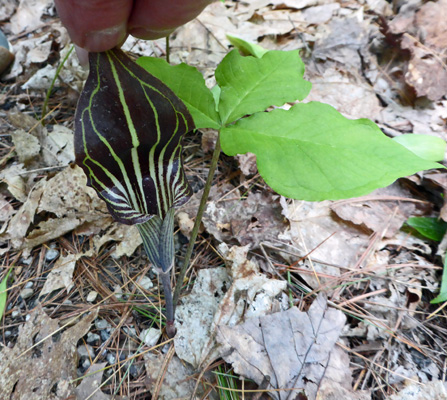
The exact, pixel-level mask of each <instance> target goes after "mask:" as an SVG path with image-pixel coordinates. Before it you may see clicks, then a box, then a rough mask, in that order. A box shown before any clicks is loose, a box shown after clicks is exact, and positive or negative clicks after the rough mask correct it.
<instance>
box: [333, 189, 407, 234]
mask: <svg viewBox="0 0 447 400" xmlns="http://www.w3.org/2000/svg"><path fill="white" fill-rule="evenodd" d="M393 197H394V198H396V200H392V199H390V200H386V199H387V198H393ZM397 199H400V200H397ZM405 199H407V200H413V198H412V195H411V193H410V192H409V191H408V190H405V189H404V188H402V187H401V186H400V185H399V184H398V183H394V184H392V185H391V186H388V187H386V188H383V189H377V190H375V191H374V192H372V193H371V194H369V195H367V196H364V197H358V198H354V199H348V200H340V201H336V202H334V203H332V205H331V210H332V211H334V212H335V213H336V214H337V215H338V216H339V217H340V218H342V219H343V220H345V221H350V222H352V223H353V224H355V225H360V226H364V227H366V228H368V229H369V230H371V231H372V232H378V233H380V234H383V233H384V237H386V238H390V237H393V236H394V235H395V234H396V233H397V232H398V231H399V229H400V228H401V227H402V225H403V224H404V222H405V221H406V220H407V219H408V218H409V217H410V216H414V215H416V213H415V211H416V203H414V202H411V201H405Z"/></svg>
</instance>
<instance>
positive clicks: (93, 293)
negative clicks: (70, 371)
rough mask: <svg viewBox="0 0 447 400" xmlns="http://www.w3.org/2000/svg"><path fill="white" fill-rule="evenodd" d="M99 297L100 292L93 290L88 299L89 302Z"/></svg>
mask: <svg viewBox="0 0 447 400" xmlns="http://www.w3.org/2000/svg"><path fill="white" fill-rule="evenodd" d="M97 297H98V292H95V291H94V290H92V291H91V292H90V293H89V294H88V295H87V301H88V302H89V303H91V302H93V301H95V300H96V298H97Z"/></svg>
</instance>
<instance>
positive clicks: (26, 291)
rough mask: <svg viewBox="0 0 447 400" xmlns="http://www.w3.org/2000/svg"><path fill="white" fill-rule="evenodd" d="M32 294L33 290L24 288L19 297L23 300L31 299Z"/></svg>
mask: <svg viewBox="0 0 447 400" xmlns="http://www.w3.org/2000/svg"><path fill="white" fill-rule="evenodd" d="M33 293H34V290H33V289H29V288H26V289H22V290H21V291H20V296H21V297H22V299H23V300H25V299H27V298H28V297H31V296H32V295H33Z"/></svg>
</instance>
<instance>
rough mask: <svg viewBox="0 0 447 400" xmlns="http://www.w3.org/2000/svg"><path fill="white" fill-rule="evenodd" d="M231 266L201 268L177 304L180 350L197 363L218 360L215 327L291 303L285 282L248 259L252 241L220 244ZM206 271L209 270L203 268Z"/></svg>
mask: <svg viewBox="0 0 447 400" xmlns="http://www.w3.org/2000/svg"><path fill="white" fill-rule="evenodd" d="M219 251H220V252H221V253H222V255H223V257H224V259H225V264H226V266H227V271H228V273H227V271H225V269H223V268H215V269H213V270H201V271H199V275H198V277H197V280H196V283H195V284H194V288H193V290H192V292H191V294H190V295H189V296H186V297H185V298H184V300H183V304H182V305H181V306H179V307H178V308H177V313H176V328H177V335H176V336H175V339H174V343H175V349H176V352H177V355H178V356H179V357H180V358H181V359H182V360H185V361H187V362H189V363H190V364H191V365H193V366H194V367H195V368H199V367H200V366H204V365H205V364H207V363H209V362H211V361H212V360H214V359H216V358H217V356H218V354H219V353H218V348H217V346H216V341H215V332H216V327H217V326H220V325H227V324H228V325H230V326H233V325H235V324H238V323H241V322H242V321H244V320H245V319H246V318H253V317H259V316H263V315H266V314H270V313H272V312H276V311H279V310H281V309H283V310H284V309H286V308H287V303H288V302H287V297H286V296H285V294H284V293H283V291H284V290H285V289H286V287H287V283H286V282H285V281H279V280H275V279H268V278H267V277H266V276H265V275H263V274H261V273H260V272H259V267H258V266H257V264H255V263H254V262H253V261H251V260H248V259H247V253H248V246H246V247H237V246H233V247H232V248H231V249H228V246H226V245H225V244H224V243H222V244H221V245H220V246H219ZM205 271H206V272H205Z"/></svg>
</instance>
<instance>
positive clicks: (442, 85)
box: [0, 0, 447, 400]
mask: <svg viewBox="0 0 447 400" xmlns="http://www.w3.org/2000/svg"><path fill="white" fill-rule="evenodd" d="M446 20H447V0H438V1H434V2H425V1H421V0H401V1H398V0H397V1H393V2H391V3H389V2H387V1H385V0H347V1H342V0H339V1H335V0H253V1H229V0H226V1H225V2H215V3H213V4H211V5H210V6H209V7H208V8H207V9H206V10H205V11H204V12H203V13H202V14H201V15H200V16H199V17H198V18H197V19H196V20H194V21H192V22H190V23H188V24H187V25H185V26H183V27H181V28H179V29H178V30H177V31H176V32H175V33H174V34H173V35H172V36H171V38H170V61H171V63H172V64H178V63H180V62H185V63H187V64H190V65H193V66H195V67H197V68H198V69H199V70H200V71H201V72H202V73H203V75H204V77H205V80H206V83H207V85H208V86H209V87H212V86H213V85H214V83H215V81H214V70H215V68H216V67H217V65H218V64H219V62H220V61H221V60H222V58H223V57H224V56H225V54H226V53H227V52H228V51H229V50H230V49H231V45H230V42H229V40H228V38H227V37H226V34H231V35H234V36H237V37H240V38H243V39H244V40H247V41H251V42H254V43H257V44H259V45H261V46H263V47H264V48H266V49H276V50H296V49H299V50H300V54H301V57H302V59H303V61H304V63H305V66H306V72H305V78H306V79H307V80H309V81H310V82H311V83H312V90H311V93H310V95H309V96H308V97H307V99H306V101H321V102H324V103H329V104H330V105H332V106H333V107H335V108H336V109H337V110H338V111H339V112H341V113H342V114H343V115H345V116H347V117H349V118H369V119H371V120H373V121H374V122H375V123H376V124H377V125H378V126H379V127H380V128H381V129H382V131H383V132H384V133H385V134H386V135H388V136H390V137H396V136H399V135H401V134H404V133H417V134H423V135H432V136H438V137H441V138H442V139H444V140H446V139H447V96H446V93H447V66H446V63H447V53H446V49H447V29H446V27H445V21H446ZM0 29H1V30H2V31H3V32H4V34H5V35H6V37H7V38H8V40H9V42H10V44H11V51H12V52H13V53H14V55H15V61H14V63H13V65H12V67H11V68H10V69H9V70H8V71H6V72H5V73H4V74H3V75H2V76H1V77H0V282H1V284H0V313H1V312H2V311H3V309H4V312H3V314H2V317H1V318H0V371H1V372H0V398H1V399H42V400H44V399H45V400H46V399H79V400H86V399H93V400H104V399H135V400H143V399H166V400H172V399H189V398H194V399H208V398H209V399H251V398H253V399H260V398H269V397H272V398H274V399H281V400H282V399H307V398H308V399H315V398H318V399H334V400H337V399H346V400H351V399H359V400H360V399H362V400H363V399H388V398H389V399H394V400H397V399H401V400H408V399H422V398H430V399H447V386H446V384H445V377H446V368H447V352H446V348H447V345H446V344H447V313H446V310H445V309H444V308H443V304H446V303H442V302H441V303H439V304H431V301H432V300H433V299H434V298H435V297H436V296H437V295H438V294H439V291H440V289H441V279H442V265H443V262H444V257H445V253H446V249H447V236H446V235H445V231H446V227H445V225H444V224H443V223H442V220H444V221H447V205H446V204H445V199H446V194H447V173H446V172H444V171H441V170H436V171H428V172H424V173H419V174H416V175H413V176H410V177H407V178H402V179H400V180H398V181H397V182H395V183H394V184H392V185H391V186H389V187H387V188H383V189H379V190H377V191H375V192H373V193H371V194H369V195H367V196H364V197H361V198H355V199H348V200H342V201H324V202H318V203H313V202H306V201H299V200H291V199H287V198H284V197H282V196H279V195H277V194H276V193H275V192H274V191H273V190H272V189H270V188H269V187H268V186H267V185H266V184H265V183H264V181H263V179H262V178H261V177H260V175H259V174H258V171H257V167H256V158H255V156H254V155H252V154H246V155H241V156H237V157H228V156H226V155H224V154H222V155H221V157H220V161H219V164H218V168H217V172H216V174H215V177H214V182H213V186H212V189H211V193H210V196H209V199H208V204H207V208H206V210H205V214H204V217H203V223H202V229H201V231H200V234H199V236H198V239H197V241H196V245H195V250H194V253H193V256H192V261H191V265H190V267H189V269H188V272H187V275H186V278H185V280H184V281H183V282H181V283H182V285H183V290H182V296H181V299H180V305H179V307H178V308H177V325H176V326H177V335H176V336H175V338H174V339H169V338H168V337H167V335H166V333H165V330H164V326H165V319H164V316H163V313H162V310H163V307H164V297H163V293H162V291H161V290H160V284H159V282H158V279H157V275H156V274H155V273H154V272H153V271H152V269H151V265H150V264H149V262H148V260H147V257H146V256H145V254H144V251H143V249H142V246H141V239H140V237H139V234H138V231H137V230H136V228H134V227H131V226H124V225H120V224H118V223H116V222H114V221H113V220H112V218H111V217H110V215H109V214H108V212H107V209H106V207H105V204H104V203H103V202H102V201H101V200H100V199H99V198H98V197H97V196H96V194H95V193H94V191H93V190H92V189H90V188H88V187H87V186H86V178H85V176H84V175H83V172H82V171H81V170H80V168H78V167H76V166H75V165H74V150H73V126H74V124H73V120H74V112H75V108H76V103H77V99H78V97H79V93H80V91H81V90H82V86H83V83H84V81H85V79H86V77H87V74H88V72H87V71H86V70H85V69H84V68H83V67H81V66H80V65H79V62H78V60H77V57H76V54H75V52H74V51H71V49H72V44H71V42H70V39H69V37H68V35H67V33H66V31H65V29H64V28H63V26H62V25H61V23H60V21H59V19H58V17H57V15H56V12H55V9H54V5H53V1H52V0H34V1H27V0H21V1H19V0H3V1H2V5H1V6H0ZM123 49H124V50H126V51H127V52H129V54H131V55H132V56H134V57H138V56H141V55H145V56H155V57H164V56H165V53H166V41H165V40H164V39H162V40H157V41H153V42H149V41H142V40H136V39H133V38H129V39H128V40H127V42H126V43H125V44H124V46H123ZM61 64H63V66H62V68H61V69H60V71H58V70H57V69H58V67H59V66H61ZM55 76H56V80H55V84H54V87H52V86H51V83H52V81H53V79H54V77H55ZM50 88H51V90H50ZM47 95H48V97H47ZM215 141H216V132H215V131H213V130H211V129H207V130H204V131H202V132H199V131H197V132H193V133H189V134H188V135H187V137H186V138H185V147H184V148H185V152H184V161H185V168H186V172H187V175H188V179H189V180H190V183H191V185H192V187H193V189H194V192H195V193H194V196H193V198H192V199H191V201H190V202H189V203H187V204H186V205H185V206H183V207H182V208H181V209H180V210H178V212H177V215H176V234H175V245H176V251H177V253H176V261H177V262H176V264H177V265H181V262H182V260H183V258H184V255H185V250H186V247H187V244H188V237H189V235H190V233H191V227H192V224H193V221H194V218H195V215H196V212H197V208H198V203H199V200H200V196H201V193H202V191H203V187H204V183H205V180H206V177H207V173H208V168H209V165H210V161H211V154H212V151H213V148H214V145H215ZM297 163H299V160H297ZM359 168H361V166H359ZM410 217H424V218H425V217H428V218H425V219H422V220H419V221H425V222H427V223H430V224H431V225H430V226H428V227H427V226H425V228H424V227H422V228H420V229H419V230H418V231H416V230H414V229H412V228H411V227H410V226H409V225H408V224H407V220H408V218H410ZM440 221H441V222H440ZM424 229H425V230H424ZM176 277H177V273H176V274H174V276H173V279H172V280H173V282H172V283H173V285H175V284H176V279H177V278H176ZM446 284H447V282H446ZM444 294H445V293H444Z"/></svg>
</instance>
